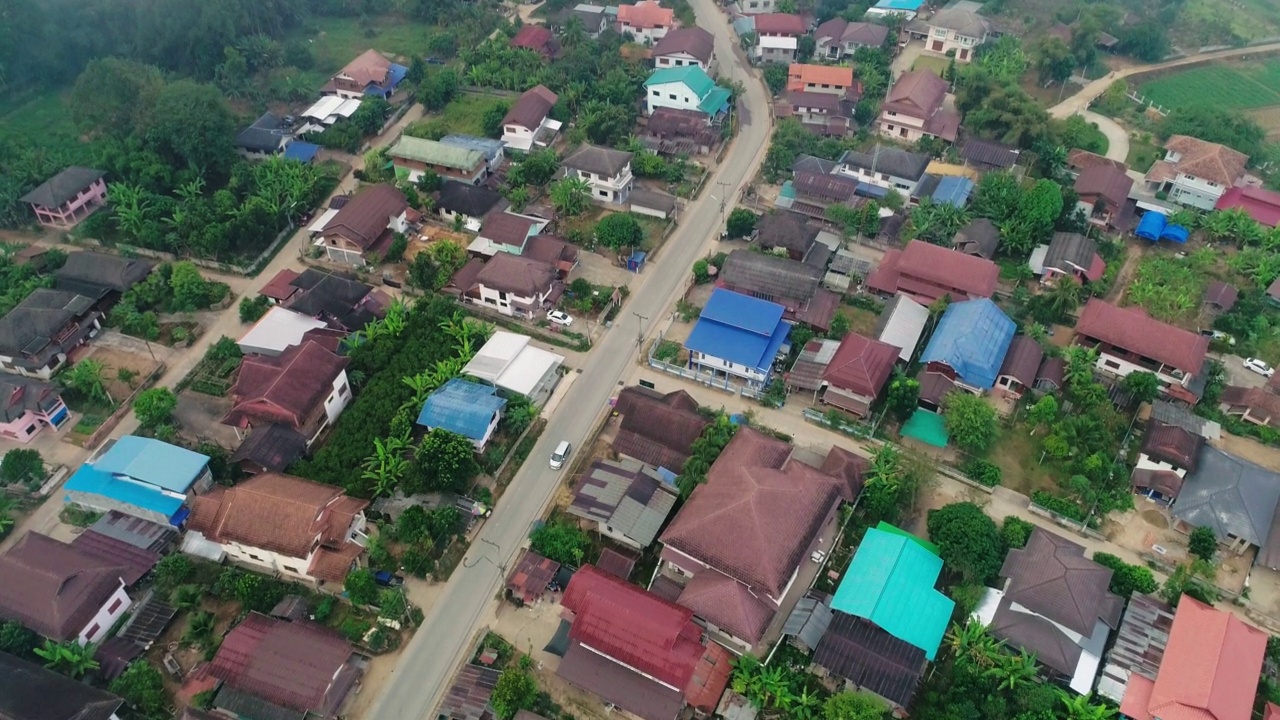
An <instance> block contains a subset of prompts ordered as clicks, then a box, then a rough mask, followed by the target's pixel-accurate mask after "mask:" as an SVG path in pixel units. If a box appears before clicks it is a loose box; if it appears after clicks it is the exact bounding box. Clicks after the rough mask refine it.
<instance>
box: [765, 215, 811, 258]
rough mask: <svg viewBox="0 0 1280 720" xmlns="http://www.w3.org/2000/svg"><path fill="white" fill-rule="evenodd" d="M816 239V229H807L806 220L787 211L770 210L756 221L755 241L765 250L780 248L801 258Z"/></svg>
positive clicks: (807, 222) (807, 223)
mask: <svg viewBox="0 0 1280 720" xmlns="http://www.w3.org/2000/svg"><path fill="white" fill-rule="evenodd" d="M816 237H818V229H817V228H814V227H809V221H808V218H806V217H805V216H803V215H801V214H799V213H794V212H791V211H789V210H771V211H769V212H767V213H765V214H763V215H761V216H760V219H759V220H757V221H756V239H757V240H759V241H760V245H761V247H763V248H765V249H766V250H768V249H772V248H776V247H780V248H786V249H787V250H789V251H793V252H795V253H796V254H797V255H799V256H803V255H804V254H805V253H807V252H808V251H809V246H810V245H812V244H813V241H814V238H816Z"/></svg>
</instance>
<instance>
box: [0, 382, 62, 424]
mask: <svg viewBox="0 0 1280 720" xmlns="http://www.w3.org/2000/svg"><path fill="white" fill-rule="evenodd" d="M19 393H20V394H19ZM15 395H17V396H18V397H17V399H14V396H15ZM59 397H60V396H59V395H58V390H57V388H55V387H54V386H52V385H50V384H49V383H46V382H41V381H39V380H36V379H34V378H27V377H22V376H21V375H8V374H4V375H0V422H13V421H14V420H17V419H18V418H20V417H22V416H23V415H25V414H27V412H28V411H35V410H44V409H51V408H52V407H53V406H54V405H55V404H56V402H57V399H58V398H59Z"/></svg>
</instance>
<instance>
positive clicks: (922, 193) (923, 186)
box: [911, 173, 942, 200]
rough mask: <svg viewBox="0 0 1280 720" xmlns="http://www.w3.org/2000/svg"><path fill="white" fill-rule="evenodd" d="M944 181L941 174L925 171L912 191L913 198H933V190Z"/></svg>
mask: <svg viewBox="0 0 1280 720" xmlns="http://www.w3.org/2000/svg"><path fill="white" fill-rule="evenodd" d="M941 183H942V176H941V175H933V174H930V173H925V174H924V175H923V176H921V178H920V180H919V184H917V185H916V189H915V190H912V191H911V198H912V199H913V200H919V199H920V198H929V199H930V200H932V198H933V192H934V191H935V190H937V189H938V185H939V184H941Z"/></svg>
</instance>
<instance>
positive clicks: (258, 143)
mask: <svg viewBox="0 0 1280 720" xmlns="http://www.w3.org/2000/svg"><path fill="white" fill-rule="evenodd" d="M288 138H289V126H288V125H286V124H285V122H284V120H281V119H280V118H279V117H276V115H275V114H274V113H263V114H262V117H260V118H258V119H257V120H255V121H254V122H253V124H252V125H250V126H249V127H247V128H245V129H243V130H241V131H240V132H239V134H237V135H236V147H240V148H244V149H246V150H253V151H256V152H275V151H277V150H279V149H280V146H281V145H283V144H284V141H285V140H287V139H288Z"/></svg>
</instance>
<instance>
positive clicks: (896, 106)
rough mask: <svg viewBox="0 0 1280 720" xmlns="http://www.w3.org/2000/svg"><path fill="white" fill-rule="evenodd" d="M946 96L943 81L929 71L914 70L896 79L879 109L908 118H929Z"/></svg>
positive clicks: (945, 86)
mask: <svg viewBox="0 0 1280 720" xmlns="http://www.w3.org/2000/svg"><path fill="white" fill-rule="evenodd" d="M946 96H947V82H946V81H945V80H943V79H942V78H940V77H938V76H937V75H935V74H934V73H933V72H932V71H931V70H914V71H911V72H905V73H903V74H902V75H901V76H900V77H899V78H898V81H897V82H896V83H894V84H893V87H892V88H890V90H889V95H888V96H887V97H885V99H884V105H883V106H882V108H881V109H882V110H886V111H889V112H898V113H902V114H904V115H907V116H909V117H915V118H931V117H933V114H934V113H936V112H938V110H939V109H940V108H941V107H942V102H943V100H944V99H945V98H946Z"/></svg>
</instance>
